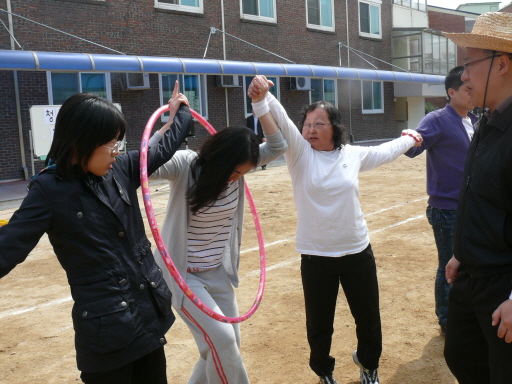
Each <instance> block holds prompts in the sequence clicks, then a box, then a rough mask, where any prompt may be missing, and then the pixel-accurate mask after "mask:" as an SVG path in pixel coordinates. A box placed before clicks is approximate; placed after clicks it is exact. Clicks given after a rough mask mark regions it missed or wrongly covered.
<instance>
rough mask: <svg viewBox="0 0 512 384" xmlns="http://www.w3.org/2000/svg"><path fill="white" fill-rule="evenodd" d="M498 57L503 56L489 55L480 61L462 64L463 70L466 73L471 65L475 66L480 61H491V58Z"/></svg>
mask: <svg viewBox="0 0 512 384" xmlns="http://www.w3.org/2000/svg"><path fill="white" fill-rule="evenodd" d="M499 56H503V55H491V56H487V57H484V58H482V59H478V60H474V61H470V62H469V63H464V70H466V71H467V70H468V67H470V66H472V65H473V64H477V63H480V62H481V61H484V60H489V59H492V58H493V57H499Z"/></svg>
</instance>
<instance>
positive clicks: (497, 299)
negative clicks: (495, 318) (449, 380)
mask: <svg viewBox="0 0 512 384" xmlns="http://www.w3.org/2000/svg"><path fill="white" fill-rule="evenodd" d="M511 280H512V273H511V272H507V273H501V274H499V275H495V276H490V277H487V278H471V276H470V274H469V273H468V271H466V270H465V269H464V267H463V265H461V267H460V268H459V274H458V276H457V278H456V279H455V281H454V283H453V287H452V289H451V290H450V296H449V304H448V324H447V330H446V342H445V347H444V356H445V359H446V363H447V364H448V367H449V368H450V370H451V371H452V373H453V375H454V376H455V377H456V378H457V380H458V381H459V384H490V383H492V384H510V383H512V344H508V343H506V342H505V340H504V339H500V338H499V337H498V335H497V333H498V326H494V327H493V326H492V318H491V316H492V314H493V312H494V311H495V310H496V309H497V308H498V307H499V305H500V304H501V303H503V302H504V301H505V300H507V299H508V297H509V295H510V287H511Z"/></svg>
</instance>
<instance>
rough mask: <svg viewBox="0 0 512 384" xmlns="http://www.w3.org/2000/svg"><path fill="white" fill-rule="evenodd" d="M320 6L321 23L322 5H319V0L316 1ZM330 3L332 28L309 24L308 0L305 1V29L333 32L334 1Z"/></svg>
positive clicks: (331, 0)
mask: <svg viewBox="0 0 512 384" xmlns="http://www.w3.org/2000/svg"><path fill="white" fill-rule="evenodd" d="M317 1H318V3H319V6H320V8H319V9H320V23H322V8H321V7H322V5H321V4H320V1H321V0H317ZM330 2H331V23H332V27H329V26H325V25H322V24H310V23H309V14H308V0H305V4H306V27H307V28H310V29H317V30H319V31H327V32H334V31H335V20H334V0H330Z"/></svg>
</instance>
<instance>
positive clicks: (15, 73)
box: [7, 0, 32, 180]
mask: <svg viewBox="0 0 512 384" xmlns="http://www.w3.org/2000/svg"><path fill="white" fill-rule="evenodd" d="M7 12H9V13H8V15H7V20H8V22H9V32H10V33H11V50H13V51H14V50H15V49H16V46H15V45H14V38H13V36H14V27H13V24H12V15H11V12H12V9H11V0H7ZM12 73H13V76H14V97H15V99H16V116H17V117H18V135H19V137H20V150H21V165H22V167H23V173H24V174H25V180H28V179H29V177H28V169H27V162H26V161H25V141H24V140H23V125H22V124H21V106H20V90H19V84H18V71H12ZM31 156H32V154H31Z"/></svg>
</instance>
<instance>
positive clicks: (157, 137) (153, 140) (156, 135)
mask: <svg viewBox="0 0 512 384" xmlns="http://www.w3.org/2000/svg"><path fill="white" fill-rule="evenodd" d="M162 138H163V136H162V135H161V134H160V133H158V131H156V132H155V133H154V134H153V136H151V138H150V139H149V143H148V147H152V146H153V145H155V144H156V143H158V142H159V141H160V140H162Z"/></svg>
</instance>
